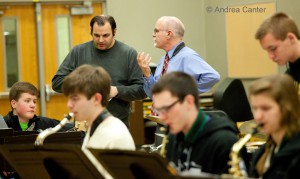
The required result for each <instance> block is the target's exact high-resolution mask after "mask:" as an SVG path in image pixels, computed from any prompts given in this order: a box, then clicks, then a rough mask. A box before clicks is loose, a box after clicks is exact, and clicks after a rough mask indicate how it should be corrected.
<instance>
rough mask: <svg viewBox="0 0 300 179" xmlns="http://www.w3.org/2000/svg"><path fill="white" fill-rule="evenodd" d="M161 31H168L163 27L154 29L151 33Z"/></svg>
mask: <svg viewBox="0 0 300 179" xmlns="http://www.w3.org/2000/svg"><path fill="white" fill-rule="evenodd" d="M161 31H168V30H165V29H154V30H153V33H154V34H157V33H158V32H161Z"/></svg>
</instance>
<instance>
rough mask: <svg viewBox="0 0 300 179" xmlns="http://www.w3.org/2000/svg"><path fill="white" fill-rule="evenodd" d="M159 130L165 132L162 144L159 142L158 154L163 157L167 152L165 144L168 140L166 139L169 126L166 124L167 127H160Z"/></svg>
mask: <svg viewBox="0 0 300 179" xmlns="http://www.w3.org/2000/svg"><path fill="white" fill-rule="evenodd" d="M160 130H161V131H164V132H165V136H164V138H163V140H162V144H161V149H160V155H161V156H162V157H163V158H166V153H167V150H166V146H167V144H168V142H169V141H168V133H169V126H167V128H165V127H161V129H160Z"/></svg>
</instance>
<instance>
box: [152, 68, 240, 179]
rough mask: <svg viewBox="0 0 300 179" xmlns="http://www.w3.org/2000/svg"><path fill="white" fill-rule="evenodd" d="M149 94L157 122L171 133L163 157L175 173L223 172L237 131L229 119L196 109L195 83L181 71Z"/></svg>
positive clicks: (170, 75)
mask: <svg viewBox="0 0 300 179" xmlns="http://www.w3.org/2000/svg"><path fill="white" fill-rule="evenodd" d="M152 95H153V102H154V107H155V109H156V111H157V112H158V113H159V116H160V119H161V120H162V122H164V124H165V125H166V126H168V127H169V131H170V133H171V134H172V135H170V136H169V138H168V141H169V143H168V144H167V153H166V156H167V159H168V161H169V162H170V164H171V165H173V166H174V167H175V168H176V169H177V172H178V173H179V174H183V173H187V174H190V175H193V174H196V175H197V176H199V175H201V174H200V173H201V172H206V173H213V174H222V173H227V171H228V164H227V162H228V161H229V153H230V151H231V147H232V145H233V144H234V143H235V142H236V141H237V140H238V138H237V129H236V127H235V124H234V123H233V122H232V121H230V120H229V119H227V118H224V117H222V116H219V115H216V114H214V115H206V114H204V113H203V112H202V110H201V109H199V102H198V98H199V97H198V88H197V83H196V82H195V80H194V79H193V78H192V77H191V76H190V75H188V74H186V73H183V72H170V73H168V74H166V75H164V76H163V77H161V78H160V79H159V80H158V82H157V83H155V84H154V86H153V88H152Z"/></svg>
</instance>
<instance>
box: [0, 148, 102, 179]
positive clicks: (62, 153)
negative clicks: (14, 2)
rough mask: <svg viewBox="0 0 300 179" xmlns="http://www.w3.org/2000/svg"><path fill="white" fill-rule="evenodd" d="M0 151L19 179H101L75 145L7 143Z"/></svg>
mask: <svg viewBox="0 0 300 179" xmlns="http://www.w3.org/2000/svg"><path fill="white" fill-rule="evenodd" d="M0 152H1V153H2V155H3V156H4V157H5V159H6V160H7V161H8V162H9V164H10V165H11V166H12V167H13V168H14V169H15V171H16V172H17V173H18V175H19V176H20V177H21V178H22V179H27V178H28V179H35V178H36V179H40V178H42V179H48V178H55V179H60V178H61V179H63V178H64V179H68V178H77V179H81V178H82V179H86V178H89V179H90V178H91V179H92V178H95V179H101V178H103V176H102V175H101V174H100V173H99V171H98V170H97V169H96V167H95V166H94V165H93V164H92V163H91V162H90V160H89V159H88V158H87V156H86V155H85V154H84V153H83V152H82V150H81V148H80V146H78V145H71V144H69V145H63V144H46V145H43V146H39V147H36V146H34V145H33V144H32V145H30V144H26V145H13V144H10V145H2V146H1V148H0Z"/></svg>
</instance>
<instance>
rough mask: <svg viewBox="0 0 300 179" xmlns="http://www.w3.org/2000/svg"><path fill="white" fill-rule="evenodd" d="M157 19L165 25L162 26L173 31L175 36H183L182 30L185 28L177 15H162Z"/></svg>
mask: <svg viewBox="0 0 300 179" xmlns="http://www.w3.org/2000/svg"><path fill="white" fill-rule="evenodd" d="M157 21H158V22H161V23H162V24H164V26H165V27H164V28H166V29H169V30H171V31H173V33H174V35H175V36H177V37H180V38H182V37H183V36H184V30H185V28H184V25H183V23H182V22H181V21H180V20H179V19H178V18H177V17H174V16H162V17H160V18H159V19H158V20H157Z"/></svg>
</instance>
